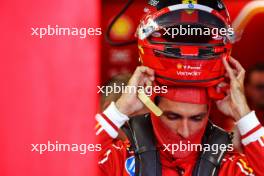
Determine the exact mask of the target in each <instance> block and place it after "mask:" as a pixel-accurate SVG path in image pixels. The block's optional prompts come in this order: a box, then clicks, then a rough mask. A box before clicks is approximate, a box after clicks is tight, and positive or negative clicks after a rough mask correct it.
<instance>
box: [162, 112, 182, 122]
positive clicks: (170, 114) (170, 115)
mask: <svg viewBox="0 0 264 176" xmlns="http://www.w3.org/2000/svg"><path fill="white" fill-rule="evenodd" d="M164 115H165V116H166V117H167V119H169V120H178V119H181V118H182V117H181V116H180V115H178V114H174V113H165V114H164Z"/></svg>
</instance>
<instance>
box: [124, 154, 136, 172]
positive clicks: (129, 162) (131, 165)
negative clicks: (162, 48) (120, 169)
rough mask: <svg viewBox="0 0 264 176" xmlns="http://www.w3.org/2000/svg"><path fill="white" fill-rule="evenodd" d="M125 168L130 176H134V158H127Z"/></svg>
mask: <svg viewBox="0 0 264 176" xmlns="http://www.w3.org/2000/svg"><path fill="white" fill-rule="evenodd" d="M125 168H126V171H127V173H128V174H129V175H130V176H135V157H134V156H131V157H129V158H127V160H126V162H125Z"/></svg>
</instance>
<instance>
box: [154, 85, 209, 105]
mask: <svg viewBox="0 0 264 176" xmlns="http://www.w3.org/2000/svg"><path fill="white" fill-rule="evenodd" d="M167 90H168V91H167V93H160V94H159V95H158V96H161V97H165V98H167V99H170V100H172V101H177V102H182V103H192V104H209V102H210V98H209V96H208V94H207V89H206V88H200V87H168V89H167Z"/></svg>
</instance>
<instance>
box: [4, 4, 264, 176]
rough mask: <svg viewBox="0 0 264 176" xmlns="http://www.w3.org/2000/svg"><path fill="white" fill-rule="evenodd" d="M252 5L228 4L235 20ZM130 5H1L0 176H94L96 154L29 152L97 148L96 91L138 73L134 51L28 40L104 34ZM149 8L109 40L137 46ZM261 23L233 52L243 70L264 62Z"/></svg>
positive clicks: (259, 18)
mask: <svg viewBox="0 0 264 176" xmlns="http://www.w3.org/2000/svg"><path fill="white" fill-rule="evenodd" d="M251 1H252V0H239V1H238V0H226V1H225V2H226V4H227V7H228V9H229V11H230V15H231V18H232V19H233V20H234V19H235V18H236V17H237V16H238V14H239V13H240V12H241V10H242V9H243V8H244V7H245V6H246V4H247V3H249V2H251ZM125 3H126V1H124V0H102V1H99V0H77V1H72V0H66V1H65V0H64V1H63V0H56V1H51V0H47V1H33V0H24V1H17V0H11V1H1V3H0V9H1V11H0V14H1V28H0V35H1V44H0V48H1V50H0V51H1V62H0V72H1V74H0V78H1V79H0V80H1V87H0V92H1V93H0V100H1V101H0V102H1V106H0V118H1V121H0V139H1V143H0V175H1V176H17V175H21V176H24V175H27V176H33V175H34V176H36V175H37V176H47V175H48V176H55V175H56V176H62V175H63V176H85V175H96V171H95V167H96V166H95V165H96V162H95V161H96V159H95V154H96V153H95V152H88V153H87V154H86V155H80V154H79V153H78V152H76V153H75V152H51V153H46V154H43V155H39V154H38V153H35V152H31V144H36V143H47V141H48V140H50V141H53V142H55V141H56V140H57V141H59V142H60V143H79V144H81V143H86V144H89V143H92V144H94V143H96V140H95V135H94V133H95V131H94V126H95V121H94V115H95V114H96V112H98V111H100V106H99V95H98V94H97V93H96V92H97V91H98V89H97V86H98V85H105V84H107V83H108V82H109V81H110V80H111V79H112V78H113V77H114V76H117V75H120V74H129V73H132V72H133V70H134V69H135V67H136V66H137V65H138V54H137V46H136V45H130V46H123V47H114V46H111V45H109V44H108V43H107V42H106V41H105V40H104V37H103V36H102V37H96V36H90V37H87V38H85V39H80V38H76V37H47V38H43V39H40V38H37V37H32V36H31V32H32V31H31V27H45V26H47V25H48V24H51V25H56V24H58V25H61V26H79V27H102V31H103V34H104V33H105V31H106V29H107V26H108V25H109V24H110V22H111V20H112V19H113V18H114V17H115V15H116V14H117V13H118V12H119V11H120V10H121V8H122V7H123V6H124V4H125ZM144 3H145V1H142V0H135V2H134V3H133V4H132V6H131V7H130V8H129V9H128V11H127V12H126V13H125V14H124V15H123V16H122V17H121V18H120V19H119V20H118V21H117V23H116V24H115V25H114V27H113V29H112V31H111V38H112V39H114V40H117V41H127V40H131V39H133V37H134V32H135V30H136V27H137V24H138V22H139V19H140V17H141V16H142V14H143V8H144ZM263 18H264V14H259V15H256V16H254V17H253V18H252V20H250V22H249V23H248V25H247V26H246V28H245V30H244V33H243V36H242V38H241V40H240V41H239V42H238V43H236V44H235V45H234V49H233V54H232V55H233V57H234V58H236V59H238V60H239V61H240V62H241V63H242V65H243V66H244V67H245V68H246V69H249V68H250V67H252V66H253V65H254V64H256V63H258V62H263V58H262V57H263V56H262V50H263V49H262V48H263V44H262V42H263V41H264V35H263V31H264V22H263ZM258 65H260V64H258ZM257 70H261V69H257ZM260 72H261V73H262V74H263V71H260ZM260 75H261V74H260ZM255 77H257V78H256V80H254V83H253V82H252V87H251V88H252V89H249V90H252V91H254V90H255V91H257V90H260V92H262V93H259V94H258V93H255V94H254V93H253V94H250V96H257V97H261V96H263V92H264V91H263V87H264V86H263V85H264V80H263V79H264V77H263V75H262V76H255ZM260 95H261V96H260ZM262 99H263V98H262ZM252 101H253V100H252ZM259 101H262V100H259ZM252 104H254V103H252ZM259 109H260V111H259V112H261V111H262V110H263V109H262V108H259ZM215 111H216V110H215ZM214 114H217V115H219V117H218V116H215V117H212V118H214V121H215V122H216V123H217V124H219V125H221V126H222V127H224V128H225V129H231V128H232V125H233V122H232V121H231V120H223V118H222V117H221V115H220V114H218V113H214ZM261 117H262V115H261ZM227 119H228V118H227Z"/></svg>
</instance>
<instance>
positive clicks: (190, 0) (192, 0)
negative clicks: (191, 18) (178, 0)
mask: <svg viewBox="0 0 264 176" xmlns="http://www.w3.org/2000/svg"><path fill="white" fill-rule="evenodd" d="M182 3H183V4H197V0H182Z"/></svg>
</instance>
